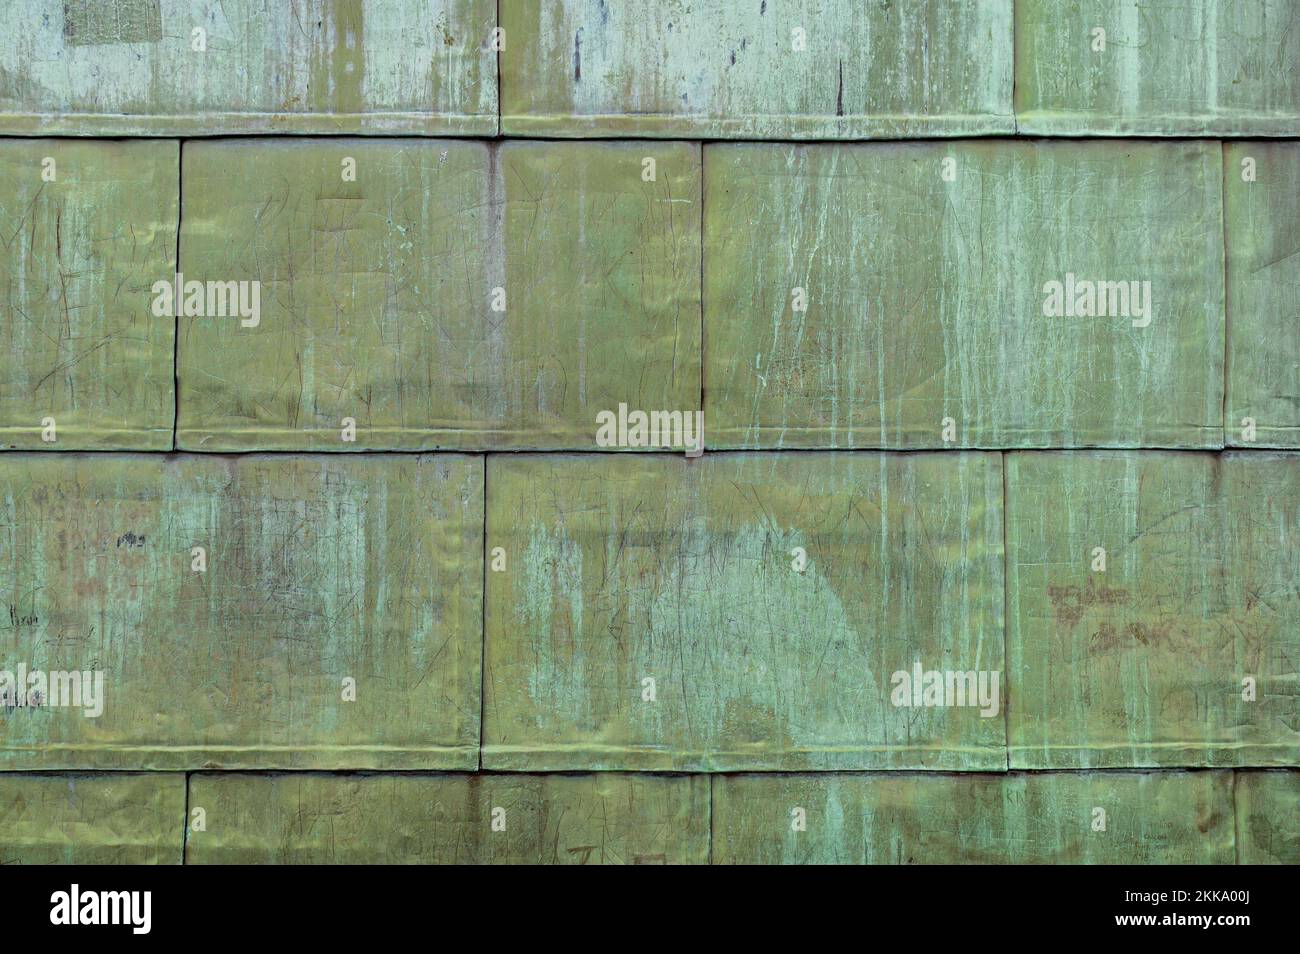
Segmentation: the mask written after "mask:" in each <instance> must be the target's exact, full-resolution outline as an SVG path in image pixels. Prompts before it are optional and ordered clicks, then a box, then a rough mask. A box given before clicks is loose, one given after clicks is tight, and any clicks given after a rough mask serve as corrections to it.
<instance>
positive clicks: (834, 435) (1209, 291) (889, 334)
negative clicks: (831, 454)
mask: <svg viewBox="0 0 1300 954" xmlns="http://www.w3.org/2000/svg"><path fill="white" fill-rule="evenodd" d="M948 158H951V159H952V160H953V161H954V164H953V165H952V166H950V167H949V168H950V169H951V170H952V173H953V181H951V182H949V181H945V180H944V178H943V171H944V163H945V160H946V159H948ZM1221 164H1222V161H1221V155H1220V148H1219V145H1218V144H1217V143H1202V142H1180V143H1126V144H1124V145H1123V146H1122V147H1121V146H1117V145H1115V144H1113V143H1096V142H1094V143H1051V142H1007V141H985V142H974V141H968V142H960V143H907V144H892V143H891V144H869V145H855V146H835V145H816V146H784V145H763V144H753V145H750V144H736V145H732V144H723V145H717V146H711V147H709V148H707V149H706V150H705V182H706V190H705V225H704V235H705V263H704V266H705V267H704V273H705V275H704V315H705V323H706V328H705V340H706V353H705V422H706V425H707V432H708V441H707V443H708V445H709V446H710V447H735V446H743V447H759V448H775V447H945V446H959V447H961V446H966V447H993V448H998V447H1043V446H1046V447H1060V446H1067V447H1069V446H1088V445H1102V446H1124V447H1143V446H1153V445H1154V446H1174V447H1179V446H1186V447H1218V446H1221V445H1222V441H1223V431H1222V421H1223V416H1222V404H1223V347H1224V345H1223V340H1224V319H1223V301H1224V292H1223V225H1222V216H1221V200H1220V188H1221V186H1220V178H1221ZM1070 274H1073V275H1074V276H1075V277H1076V280H1078V281H1083V280H1087V281H1090V282H1123V283H1125V288H1126V290H1128V291H1129V292H1130V293H1131V292H1132V291H1133V286H1132V285H1131V284H1129V283H1132V282H1143V281H1145V282H1150V288H1149V298H1148V297H1147V295H1146V294H1145V293H1144V292H1142V290H1141V286H1139V287H1138V291H1139V293H1140V294H1141V297H1142V299H1143V301H1144V302H1146V303H1147V304H1149V306H1150V309H1149V312H1148V314H1147V315H1146V317H1140V316H1139V314H1138V309H1137V308H1136V305H1137V300H1136V299H1135V298H1130V300H1129V314H1128V315H1127V316H1126V315H1125V314H1123V313H1121V314H1119V315H1116V312H1117V311H1121V308H1120V307H1117V306H1122V305H1123V304H1124V300H1123V299H1122V298H1121V297H1119V292H1118V290H1116V294H1115V300H1114V302H1113V303H1112V301H1111V295H1110V294H1109V293H1107V294H1103V295H1099V296H1098V299H1097V310H1098V311H1099V310H1100V306H1101V304H1102V303H1103V302H1104V303H1105V305H1106V311H1107V313H1108V316H1106V317H1101V316H1086V315H1084V316H1070V315H1069V314H1068V313H1067V314H1058V315H1046V314H1044V311H1045V307H1046V306H1048V305H1049V304H1050V301H1049V294H1048V293H1046V285H1047V283H1049V282H1059V283H1061V284H1062V286H1065V285H1066V283H1067V281H1068V275H1070ZM795 289H801V290H802V292H803V294H804V296H805V302H804V304H805V306H806V310H800V309H799V308H798V307H797V305H798V302H797V300H796V293H795V291H794V290H795ZM1062 291H1063V292H1064V287H1063V289H1062ZM1073 297H1074V299H1075V301H1076V302H1077V295H1076V296H1073ZM1085 304H1086V302H1085ZM1148 318H1149V324H1146V321H1147V319H1148ZM1135 322H1137V323H1138V324H1137V325H1135ZM1142 325H1145V326H1142ZM945 418H950V419H951V423H952V426H953V433H952V435H950V436H952V438H953V440H952V441H950V442H949V441H945V439H944V434H943V423H944V419H945Z"/></svg>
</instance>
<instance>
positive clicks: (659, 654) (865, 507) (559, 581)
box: [483, 453, 1006, 771]
mask: <svg viewBox="0 0 1300 954" xmlns="http://www.w3.org/2000/svg"><path fill="white" fill-rule="evenodd" d="M488 486H489V488H490V493H489V497H488V534H487V546H488V547H489V548H493V547H498V546H499V547H502V548H503V549H504V550H505V552H506V555H507V563H506V567H505V569H504V570H503V571H501V572H489V573H488V574H487V610H486V628H487V636H486V646H487V648H486V661H485V666H486V670H485V673H486V675H485V689H484V693H485V695H484V700H485V704H484V727H483V765H484V767H485V768H492V769H523V770H538V771H548V770H564V769H584V768H586V769H623V768H631V769H658V770H705V771H715V770H716V771H728V770H743V769H817V770H827V769H837V768H838V769H846V768H849V769H851V768H928V769H943V768H948V769H960V770H969V769H1000V768H1004V767H1005V765H1006V761H1005V750H1004V723H1003V718H1002V716H1001V711H1000V709H999V710H998V712H997V714H996V715H995V717H991V718H985V717H982V716H981V715H980V712H979V711H978V710H977V709H975V708H934V707H931V708H924V707H921V708H912V707H897V706H895V705H893V704H891V699H890V696H891V687H892V683H891V677H892V675H893V674H894V673H895V672H898V671H904V670H910V669H911V668H912V666H913V664H914V663H916V662H920V663H921V664H922V665H923V666H924V667H925V669H927V670H929V669H936V670H947V669H951V670H963V671H964V670H1001V669H1002V668H1003V640H1002V613H1001V608H1002V591H1003V585H1002V520H1001V500H1002V473H1001V467H1000V463H999V459H998V457H997V456H996V455H989V454H976V453H972V454H962V455H938V454H921V455H885V454H851V455H850V454H838V455H837V454H776V455H749V454H706V456H705V457H704V458H703V459H701V460H699V461H695V462H688V461H686V460H685V459H684V458H681V457H667V456H653V457H650V456H635V457H633V456H628V455H623V456H614V455H608V456H604V457H599V458H594V457H591V456H585V457H579V456H548V457H544V458H538V457H492V458H489V461H488ZM796 547H800V548H803V550H804V552H805V553H806V565H804V566H803V568H802V569H801V570H796V569H795V568H794V560H795V559H796V557H794V556H792V554H791V551H792V550H793V549H794V548H796ZM647 678H650V679H654V680H655V683H654V688H655V696H656V698H655V700H654V701H653V702H651V701H646V699H645V696H644V693H645V692H646V688H647V687H646V684H645V683H644V682H643V680H645V679H647Z"/></svg>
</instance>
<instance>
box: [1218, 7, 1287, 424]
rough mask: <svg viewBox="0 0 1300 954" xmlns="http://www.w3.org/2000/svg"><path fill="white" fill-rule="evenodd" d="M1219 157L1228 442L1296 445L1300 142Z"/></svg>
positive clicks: (1230, 149)
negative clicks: (1250, 429) (1248, 422)
mask: <svg viewBox="0 0 1300 954" xmlns="http://www.w3.org/2000/svg"><path fill="white" fill-rule="evenodd" d="M1297 32H1300V27H1297ZM1223 155H1224V179H1223V183H1224V215H1225V219H1226V225H1227V228H1226V233H1225V234H1226V241H1227V249H1228V401H1227V406H1226V408H1225V414H1226V419H1225V421H1224V426H1225V427H1226V428H1227V438H1228V443H1229V444H1234V445H1236V446H1238V447H1249V446H1252V445H1253V446H1256V447H1300V143H1295V142H1234V143H1226V144H1225V145H1224V153H1223ZM1249 161H1253V163H1254V169H1253V172H1254V175H1255V179H1254V181H1253V182H1247V181H1245V180H1243V178H1242V176H1243V174H1245V173H1247V171H1248V164H1249ZM1246 418H1251V419H1253V420H1254V422H1255V435H1254V438H1253V439H1248V438H1247V435H1246V434H1245V432H1244V431H1243V428H1242V421H1243V420H1244V419H1246Z"/></svg>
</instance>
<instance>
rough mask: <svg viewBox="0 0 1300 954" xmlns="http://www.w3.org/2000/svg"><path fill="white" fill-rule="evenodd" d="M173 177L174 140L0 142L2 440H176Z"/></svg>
mask: <svg viewBox="0 0 1300 954" xmlns="http://www.w3.org/2000/svg"><path fill="white" fill-rule="evenodd" d="M46 159H50V160H53V165H49V164H46V163H45V162H44V160H46ZM47 170H48V171H49V173H51V174H52V175H53V177H54V178H53V181H46V178H45V176H44V174H45V173H46V171H47ZM178 175H179V157H178V146H177V144H176V143H175V142H156V143H154V142H76V141H71V140H66V139H62V140H54V139H36V140H27V141H24V140H5V141H0V446H3V447H6V448H13V447H17V448H24V449H49V450H80V449H94V450H108V449H135V450H169V449H170V448H171V446H172V433H171V432H172V421H173V418H174V415H175V402H174V398H173V371H172V353H173V341H174V337H175V323H174V322H173V321H172V320H171V319H166V318H164V319H159V318H155V317H153V315H152V314H151V312H150V308H149V305H150V301H151V295H150V287H151V286H152V284H153V283H154V282H155V281H157V280H158V279H161V278H166V277H168V276H169V275H170V274H171V273H172V272H173V271H174V269H175V262H176V219H177V206H178V203H179V201H180V197H179V189H180V183H179V180H178V178H177V176H178ZM46 418H53V419H54V426H55V430H54V437H55V441H54V442H53V443H46V442H45V441H43V440H42V431H43V427H42V421H43V420H45V419H46Z"/></svg>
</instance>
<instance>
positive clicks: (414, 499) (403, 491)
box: [0, 454, 483, 770]
mask: <svg viewBox="0 0 1300 954" xmlns="http://www.w3.org/2000/svg"><path fill="white" fill-rule="evenodd" d="M0 505H2V508H3V509H2V510H0V603H3V604H5V608H4V610H3V612H4V613H5V617H6V619H7V621H8V623H9V625H8V626H7V627H6V628H5V630H4V631H3V635H2V637H0V639H2V642H0V647H2V648H3V651H4V652H3V655H4V660H5V662H6V668H8V669H9V670H10V671H13V667H14V665H15V664H16V663H18V662H24V663H25V664H26V666H27V668H28V669H29V670H34V669H41V670H43V671H47V672H49V671H57V670H63V671H78V672H80V671H92V670H97V671H102V672H103V673H104V680H103V686H104V688H103V713H102V715H100V716H99V717H98V718H93V719H92V718H87V717H86V716H85V715H83V712H82V710H80V709H78V708H55V707H52V706H45V707H40V708H33V707H26V708H23V707H6V708H4V709H3V710H0V768H4V769H37V768H40V769H83V768H86V769H88V768H138V769H173V770H174V769H196V768H203V767H223V768H239V767H245V768H353V769H356V768H383V767H393V768H471V767H475V766H477V764H478V719H479V684H480V664H479V660H480V653H481V635H480V634H481V572H482V569H481V567H482V564H481V559H482V519H483V517H482V507H483V461H482V459H481V458H476V457H462V456H411V455H404V456H401V457H384V458H376V457H371V456H346V457H345V456H337V455H335V456H325V457H284V456H276V457H260V456H244V457H188V456H163V455H150V456H127V455H113V456H104V455H97V456H88V455H60V454H44V455H27V454H8V455H4V456H3V457H0ZM196 545H199V546H205V547H206V559H207V569H206V572H194V571H193V569H192V567H193V565H194V564H193V557H192V553H191V548H192V547H194V546H196ZM345 678H353V679H355V680H356V701H355V702H347V701H344V700H343V680H344V679H345Z"/></svg>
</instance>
